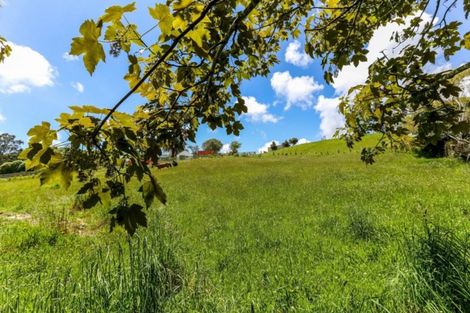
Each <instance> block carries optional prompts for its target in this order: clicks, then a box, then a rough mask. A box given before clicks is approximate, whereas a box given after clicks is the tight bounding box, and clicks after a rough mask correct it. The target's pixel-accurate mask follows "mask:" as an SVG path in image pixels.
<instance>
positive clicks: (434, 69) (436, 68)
mask: <svg viewBox="0 0 470 313" xmlns="http://www.w3.org/2000/svg"><path fill="white" fill-rule="evenodd" d="M451 69H452V64H451V63H449V62H447V63H444V64H441V65H435V64H427V65H426V66H425V67H424V71H425V72H426V73H428V74H436V73H440V72H444V71H448V70H451Z"/></svg>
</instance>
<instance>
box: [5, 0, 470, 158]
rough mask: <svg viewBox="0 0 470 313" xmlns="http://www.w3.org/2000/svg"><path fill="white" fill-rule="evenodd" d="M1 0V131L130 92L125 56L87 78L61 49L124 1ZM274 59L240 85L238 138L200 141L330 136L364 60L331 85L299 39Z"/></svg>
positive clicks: (380, 35) (142, 4) (385, 44)
mask: <svg viewBox="0 0 470 313" xmlns="http://www.w3.org/2000/svg"><path fill="white" fill-rule="evenodd" d="M0 2H1V0H0ZM4 2H5V3H4V7H3V8H1V9H0V34H1V35H3V36H5V37H6V38H8V40H9V41H11V42H12V43H13V48H14V55H13V57H12V58H11V59H10V60H8V59H7V63H6V64H4V65H0V133H2V132H8V133H12V134H15V135H16V136H17V137H19V138H20V139H22V140H24V141H27V136H26V133H27V131H28V129H29V128H31V127H32V126H34V125H36V124H38V123H40V122H41V121H53V120H54V119H55V118H56V117H57V116H58V115H59V114H60V113H61V112H64V111H67V107H68V106H70V105H83V104H93V105H98V106H102V107H110V106H112V105H113V104H114V103H115V102H116V101H117V100H118V99H119V98H120V97H121V96H122V95H123V94H124V93H125V92H126V91H127V90H128V85H127V82H125V81H124V80H123V79H122V77H123V75H124V74H125V72H126V70H127V64H126V60H125V57H124V56H121V58H117V59H115V58H111V57H108V58H107V63H106V64H101V65H99V67H98V69H97V71H96V72H95V74H94V75H93V77H90V75H89V74H88V73H87V72H86V70H85V68H84V66H83V65H82V63H81V61H80V60H71V59H70V58H67V57H64V54H65V53H66V52H67V51H68V50H69V47H70V42H71V39H72V38H73V37H75V36H76V35H77V33H78V28H79V26H80V24H81V23H82V22H83V20H85V19H87V18H96V17H97V16H99V15H101V13H102V12H103V11H104V9H105V8H106V7H108V6H110V5H113V4H127V3H128V2H129V1H118V0H114V1H108V0H101V1H96V0H93V1H92V0H81V1H70V0H42V1H31V0H6V1H4ZM154 3H155V1H142V0H140V1H138V11H137V12H135V13H133V14H132V15H131V16H130V19H131V20H132V21H135V22H137V24H139V25H142V29H143V28H145V27H146V26H149V25H151V20H150V19H149V17H148V16H147V10H146V7H148V6H151V5H152V4H154ZM461 12H462V11H461V10H460V12H459V10H458V9H457V10H455V11H454V17H455V18H456V19H459V20H461V21H463V20H464V19H463V13H461ZM468 26H469V23H468V22H466V23H465V25H464V26H463V27H462V30H465V29H466V30H467V31H468V29H469V27H468ZM396 27H397V26H396V25H395V26H394V25H389V26H387V27H384V28H382V29H380V30H379V31H377V33H376V36H374V38H373V39H372V41H371V43H370V46H369V48H370V50H371V53H370V55H369V62H370V61H372V60H373V59H374V57H376V54H377V53H378V52H377V51H382V50H383V49H390V42H389V40H388V38H389V37H390V36H389V35H388V34H389V33H390V32H392V31H393V30H396ZM15 48H16V49H15ZM15 51H16V52H15ZM389 52H390V53H393V51H392V50H390V51H389ZM374 53H375V54H374ZM469 57H470V56H469V53H468V52H462V53H459V54H458V55H457V56H456V57H454V58H453V59H452V60H451V61H450V62H446V61H444V60H439V62H438V64H437V65H436V68H437V67H441V68H442V67H444V68H450V67H454V66H458V65H460V64H461V63H463V62H464V61H468V59H469ZM279 59H280V60H281V61H282V62H281V63H280V64H278V65H276V66H275V67H274V68H273V69H272V72H271V74H270V75H269V76H268V77H267V78H255V79H253V80H251V81H248V82H246V83H244V84H243V86H242V93H243V95H244V96H245V97H246V100H247V103H248V106H249V113H248V115H246V116H244V117H242V121H243V124H244V126H245V129H244V130H243V131H242V133H241V135H240V137H239V138H235V137H229V136H227V135H226V134H225V130H223V129H218V130H216V131H211V130H209V129H208V128H207V127H205V126H203V127H201V129H200V130H199V132H198V136H197V143H198V144H199V145H201V144H202V142H203V141H204V140H206V139H208V138H213V137H215V138H218V139H220V140H221V141H222V142H224V143H229V142H230V141H232V140H235V139H236V140H238V141H240V142H241V143H242V149H241V150H242V151H257V150H258V149H259V148H260V147H262V146H263V145H265V144H266V143H267V142H270V141H272V140H277V141H282V140H284V139H288V138H290V137H297V138H304V139H306V140H308V141H314V140H318V139H320V138H322V137H330V136H331V134H332V133H333V131H334V129H335V128H336V127H337V126H340V125H341V123H342V119H341V116H339V114H338V113H337V108H336V107H337V102H338V101H337V97H338V96H340V95H342V94H343V93H344V92H345V90H347V89H348V88H349V87H351V86H353V85H355V84H357V83H360V82H362V81H363V80H364V79H365V76H366V75H367V66H368V63H367V62H366V63H364V64H361V65H360V66H359V68H353V67H348V68H346V69H344V70H343V71H342V72H341V74H340V76H339V77H338V80H337V82H336V83H335V84H334V85H333V86H328V85H326V84H325V82H324V81H323V79H322V76H323V74H322V69H321V67H320V66H319V64H318V62H317V61H314V60H311V59H309V58H307V57H306V56H305V55H304V53H303V44H302V43H300V42H295V41H290V42H286V43H285V44H284V45H283V49H282V51H281V52H280V53H279ZM12 68H15V71H13V70H12ZM436 68H430V69H429V70H430V71H433V70H435V69H436ZM18 69H20V70H18ZM139 103H140V99H139V97H137V96H134V97H133V98H132V99H131V100H130V101H128V102H127V103H126V104H125V107H124V109H125V110H132V109H133V108H134V107H135V105H137V104H139Z"/></svg>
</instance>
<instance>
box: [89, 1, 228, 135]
mask: <svg viewBox="0 0 470 313" xmlns="http://www.w3.org/2000/svg"><path fill="white" fill-rule="evenodd" d="M219 1H221V0H212V1H211V2H209V4H207V6H206V7H205V8H204V10H202V12H201V14H200V15H199V17H198V18H197V19H196V20H194V22H192V23H191V24H190V25H189V26H188V27H187V28H186V29H185V30H184V31H183V32H182V33H181V34H179V35H178V37H176V38H175V40H173V42H172V44H171V45H170V47H168V49H167V50H166V51H165V53H164V54H163V55H162V56H161V57H160V59H158V60H157V62H155V64H154V65H153V66H152V67H151V68H150V70H149V71H147V73H146V74H145V75H144V76H143V77H142V78H141V79H140V80H139V82H138V83H137V84H136V85H135V86H134V87H133V88H132V89H131V90H129V92H127V93H126V95H124V97H122V99H121V100H119V101H118V102H117V103H116V104H115V105H114V107H113V108H112V109H111V110H109V112H108V114H107V115H106V116H105V117H104V118H103V120H101V123H100V124H99V125H98V127H96V129H95V131H94V132H93V134H92V136H93V140H95V139H96V136H97V135H98V133H99V132H100V130H101V129H102V128H103V126H104V124H106V122H107V121H108V119H109V118H110V117H111V116H112V115H113V114H114V112H116V110H117V109H118V108H119V107H120V106H121V105H122V104H123V103H124V102H125V101H126V100H127V99H128V98H129V97H130V96H131V95H132V94H133V93H134V92H136V91H137V90H138V89H139V88H140V86H142V84H143V83H144V82H145V81H146V80H147V78H149V77H150V75H152V73H153V72H154V71H155V70H156V69H157V68H158V67H159V66H160V64H161V63H163V62H164V61H165V59H166V58H167V57H168V56H169V55H170V54H171V53H172V52H173V50H174V49H175V48H176V46H177V45H178V43H179V42H180V41H181V39H183V38H184V37H185V36H186V35H187V34H188V33H189V32H190V31H191V30H193V29H194V28H195V27H196V26H197V25H198V24H199V23H200V22H201V21H202V20H203V19H204V18H205V17H206V15H207V14H208V13H209V11H210V10H211V9H212V7H214V6H215V5H216V4H217V3H218V2H219ZM95 143H96V142H95Z"/></svg>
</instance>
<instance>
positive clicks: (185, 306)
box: [0, 141, 470, 312]
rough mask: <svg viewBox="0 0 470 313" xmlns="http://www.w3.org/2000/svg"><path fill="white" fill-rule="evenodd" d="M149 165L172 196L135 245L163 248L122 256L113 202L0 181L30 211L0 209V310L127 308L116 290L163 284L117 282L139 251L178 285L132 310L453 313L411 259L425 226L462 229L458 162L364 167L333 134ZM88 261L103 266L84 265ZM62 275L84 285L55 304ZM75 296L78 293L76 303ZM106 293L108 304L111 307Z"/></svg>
mask: <svg viewBox="0 0 470 313" xmlns="http://www.w3.org/2000/svg"><path fill="white" fill-rule="evenodd" d="M281 151H282V150H281ZM286 154H287V155H286ZM268 156H269V157H268ZM157 174H158V176H159V179H160V180H161V181H162V184H163V186H164V189H165V190H166V192H167V193H168V196H169V204H168V206H166V207H159V208H154V209H152V210H151V211H149V215H150V220H151V222H150V228H149V229H147V230H141V231H139V232H138V236H139V238H140V239H133V241H136V240H137V241H139V242H142V240H147V241H150V242H156V243H158V246H159V247H164V249H160V248H152V249H149V248H148V247H144V246H142V245H140V246H139V248H138V251H137V250H136V251H134V253H132V254H130V255H129V251H128V249H127V248H124V249H123V250H122V251H123V255H122V256H120V255H119V252H118V250H119V249H118V248H116V245H117V244H119V245H121V246H122V247H126V246H127V243H126V236H125V234H124V233H123V232H121V231H118V232H116V233H112V234H109V233H108V228H107V225H106V217H107V213H106V212H107V210H108V209H107V208H104V207H100V208H98V209H97V210H91V211H80V212H78V211H73V210H72V211H71V210H70V208H71V207H72V204H73V197H72V196H71V193H67V192H64V191H63V190H61V189H59V188H57V187H54V186H50V187H43V188H40V187H39V183H38V182H37V180H35V179H32V178H21V179H12V180H9V181H7V180H0V194H1V197H0V212H4V214H3V215H5V213H6V212H9V214H11V213H26V214H29V215H31V217H30V218H28V219H25V220H14V219H6V218H3V217H2V215H0V311H1V308H2V305H4V307H5V308H6V307H11V308H17V307H21V308H33V307H34V303H35V302H34V301H39V300H37V299H43V298H44V299H46V300H44V301H43V302H41V305H43V306H47V305H50V307H53V305H58V304H57V303H62V304H63V306H62V307H61V308H62V309H63V310H65V311H67V310H69V312H77V311H80V308H81V307H80V306H78V305H79V304H78V303H82V304H81V305H83V304H84V303H86V301H88V300H83V299H88V298H86V297H85V295H86V294H87V293H90V292H91V291H93V290H97V289H102V288H104V287H103V286H108V287H106V288H111V289H113V290H114V289H116V290H117V291H116V292H115V293H112V292H110V293H109V294H107V293H104V294H105V295H106V297H101V296H100V295H101V293H100V294H97V295H96V297H95V298H94V299H92V300H90V301H91V302H89V305H90V308H94V309H96V310H94V311H93V312H97V311H98V312H99V309H98V308H99V307H100V305H101V310H104V309H105V308H106V311H104V312H122V308H121V310H120V309H119V306H118V305H117V304H116V303H118V302H119V299H120V298H119V297H121V298H122V299H124V300H122V303H123V305H127V304H129V303H134V302H135V301H137V303H142V302H141V300H140V299H144V298H146V299H149V298H148V297H149V296H145V295H146V294H147V295H148V294H149V293H148V292H149V290H157V289H158V290H166V289H165V283H164V282H162V281H159V283H157V281H158V280H155V279H156V277H166V276H165V275H164V274H158V275H156V276H152V275H153V274H152V275H150V274H148V275H150V276H145V277H147V278H145V279H153V280H152V282H151V283H149V284H148V288H154V289H148V290H144V289H145V286H143V287H139V288H144V289H142V290H140V289H135V288H134V289H133V290H134V291H136V290H137V291H136V292H135V293H133V292H130V291H129V293H123V292H122V290H124V289H125V286H126V285H125V284H126V282H119V281H118V278H119V273H117V268H118V267H117V265H116V264H118V261H119V259H120V258H127V259H129V258H130V257H131V256H132V257H133V258H134V257H137V256H142V255H146V257H142V258H141V259H140V260H143V262H136V263H129V262H128V263H126V264H127V265H126V266H125V267H124V269H123V271H122V273H124V274H125V275H128V276H129V275H132V271H135V270H137V271H139V270H142V271H143V275H147V274H145V273H146V272H145V270H144V268H145V264H147V261H146V260H149V259H147V258H148V257H150V256H152V257H153V258H154V259H152V260H153V261H151V262H153V263H152V264H155V266H156V265H157V264H160V267H159V268H161V269H163V271H160V272H158V273H168V271H171V272H173V273H175V274H176V277H178V279H179V280H178V283H177V284H175V285H177V288H175V289H172V290H171V292H169V293H168V295H167V296H165V297H163V298H162V297H157V298H158V299H160V300H158V301H157V302H158V304H155V303H157V302H152V303H154V304H145V305H143V306H142V307H140V306H139V305H137V308H134V311H135V312H153V311H152V310H150V309H149V308H150V307H152V305H153V306H154V308H155V309H154V310H157V309H158V310H164V311H168V312H172V311H174V312H189V311H194V312H201V311H202V312H249V311H250V310H252V311H255V312H287V311H299V312H311V311H313V312H342V311H343V312H346V311H350V312H351V311H353V312H367V311H370V312H373V311H379V312H381V311H385V312H386V311H387V310H388V311H389V312H408V309H409V308H410V305H413V306H414V307H415V308H416V311H417V312H421V311H422V312H434V311H433V310H434V308H439V309H440V310H441V311H443V310H445V309H448V310H449V312H450V311H451V310H454V311H455V307H452V305H450V304H449V303H450V302H448V301H447V300H449V299H450V298H449V299H447V298H448V297H450V296H449V295H447V294H446V293H445V292H426V293H425V296H420V295H422V294H424V293H416V292H412V290H413V289H414V290H416V289H419V288H420V286H422V284H421V283H422V282H423V281H425V282H428V278H429V277H428V278H426V277H424V276H423V275H425V274H422V273H426V272H425V271H424V270H423V268H427V267H423V266H424V265H419V264H415V263H412V262H410V258H411V260H413V258H414V256H415V255H416V253H417V251H423V250H422V249H421V250H419V249H420V247H423V245H424V244H423V243H422V241H419V240H417V239H416V238H418V237H417V236H424V237H423V238H427V237H426V234H427V232H426V230H427V228H426V227H427V226H425V225H438V226H439V227H443V228H445V229H448V230H450V231H451V232H452V234H453V235H452V236H455V237H452V238H460V239H462V238H466V236H469V230H470V215H469V214H470V179H469V177H470V167H469V166H468V165H466V164H463V163H460V162H458V161H455V160H448V159H441V160H429V159H418V158H415V157H414V156H412V155H410V154H406V153H397V154H394V153H387V154H385V155H384V156H381V157H380V158H379V160H378V162H377V163H376V164H375V165H373V166H365V165H364V164H363V163H361V162H360V160H359V153H358V151H357V150H355V151H352V152H350V151H349V150H347V149H345V148H344V144H343V143H338V142H336V141H327V142H322V143H312V144H307V145H301V146H298V147H295V148H290V149H289V150H284V151H283V152H282V153H279V154H278V153H276V155H272V154H271V155H269V154H268V155H265V156H263V157H257V156H256V157H243V158H242V157H240V158H235V157H233V158H232V157H229V158H222V159H199V160H193V161H188V162H181V163H180V166H178V167H176V168H172V169H170V170H163V171H159V172H157ZM135 196H136V198H137V196H138V195H135ZM144 238H147V239H144ZM419 238H421V237H419ZM433 238H434V237H433ZM462 240H463V239H462ZM439 242H441V243H442V244H445V243H446V242H449V241H445V240H443V241H439ZM407 243H408V244H407ZM405 246H410V248H409V249H408V248H405ZM463 247H464V249H468V246H463ZM450 249H451V248H450ZM103 251H109V256H107V257H105V258H104V257H103V256H102V253H103ZM163 251H166V252H163ZM424 251H426V250H424ZM100 253H101V254H100ZM164 253H169V254H168V255H164ZM422 253H424V252H422ZM466 253H467V254H466V257H467V259H466V262H467V264H468V262H469V260H468V257H469V252H468V251H467V252H466ZM464 255H465V254H464ZM169 260H171V261H169ZM116 262H117V263H116ZM126 262H127V261H126ZM151 262H150V263H151ZM90 264H91V265H92V264H96V268H100V267H102V268H101V269H100V271H101V270H102V271H103V273H108V274H106V275H103V274H100V275H97V274H96V273H95V272H93V271H91V272H90V271H87V270H85V268H87V266H91V265H90ZM100 264H101V265H100ZM105 264H110V265H105ZM113 264H114V265H113ZM131 264H132V266H131ZM413 264H415V265H413ZM445 264H447V263H445ZM459 264H460V265H461V264H465V257H464V261H463V263H462V262H460V263H459ZM460 265H459V266H460ZM106 266H108V267H106ZM157 267H158V266H157ZM462 268H464V267H459V270H458V272H457V273H454V274H455V275H460V276H462V277H464V280H462V281H457V280H456V281H457V283H458V284H462V282H463V283H465V279H468V277H469V276H465V275H464V274H465V273H464V270H462ZM147 269H148V267H147ZM444 270H446V271H447V270H448V269H444ZM423 271H424V272H423ZM67 272H70V273H71V274H67ZM416 273H418V274H416ZM85 274H86V275H85ZM65 275H69V276H68V277H70V282H71V285H70V286H72V285H74V284H75V285H77V284H81V283H83V284H85V283H84V282H86V284H85V285H84V286H83V288H79V289H75V291H74V292H72V288H71V287H70V288H68V287H64V286H62V285H60V286H61V288H58V290H59V291H58V293H57V297H58V299H56V300H55V302H51V301H49V302H47V297H42V298H41V296H40V295H41V294H42V293H43V292H45V291H46V290H48V287H47V286H50V288H52V286H56V285H57V281H58V280H60V279H62V280H63V279H64V277H66V276H65ZM87 275H88V276H87ZM161 275H163V276H161ZM413 275H415V276H416V275H421V276H420V277H422V279H418V280H412V279H411V278H410V277H414V276H413ZM39 277H41V284H36V282H37V281H38V279H39ZM149 277H150V278H149ZM455 277H457V276H455ZM465 277H466V278H465ZM423 279H427V280H423ZM127 282H128V288H130V289H132V288H133V287H132V286H133V285H131V283H130V282H131V280H127ZM420 282H421V283H420ZM467 282H468V281H467ZM123 284H124V285H123ZM154 284H162V285H161V286H154ZM419 284H421V285H419ZM31 286H33V287H32V288H31ZM34 286H38V287H37V288H35V287H34ZM50 288H49V289H50ZM155 288H156V289H155ZM423 288H424V287H423ZM138 290H140V291H138ZM422 290H423V291H425V289H422ZM463 290H465V289H463ZM106 292H108V291H106ZM162 292H163V291H162ZM74 293H75V299H81V300H80V301H82V302H80V301H78V300H77V301H76V304H73V303H72V302H71V300H70V299H69V298H70V297H71V296H70V295H71V294H74ZM153 293H154V292H151V294H153ZM18 296H19V297H20V298H19V299H20V302H18V301H17V299H18V298H17V297H18ZM466 296H468V295H466V294H465V293H463V295H462V297H466ZM61 297H62V298H61ZM446 297H447V298H446ZM72 298H73V297H72ZM105 298H106V299H108V300H109V301H110V302H109V303H114V304H113V305H108V306H106V305H105V304H103V302H102V301H103V299H105ZM157 298H152V299H157ZM35 299H36V300H35ZM61 299H62V300H61ZM136 299H137V300H136ZM162 299H163V300H162ZM423 299H424V300H423ZM98 300H99V301H98ZM451 300H452V301H453V302H456V300H455V299H453V298H452V299H451ZM464 300H465V299H464ZM464 300H462V301H464ZM467 300H468V299H467ZM467 300H465V301H467ZM58 301H59V302H58ZM61 301H62V302H61ZM83 301H85V302H83ZM93 301H94V302H93ZM152 301H153V300H152ZM18 303H19V304H18ZM48 303H49V304H48ZM54 303H55V304H54ZM92 303H93V304H92ZM100 303H101V304H100ZM145 303H151V302H145ZM442 303H443V304H442ZM461 303H465V302H461ZM15 305H16V306H15ZM22 305H23V306H22ZM74 305H75V306H74ZM133 305H134V304H133ZM12 310H13V312H15V310H14V309H12ZM126 310H128V309H126ZM126 310H124V311H126ZM146 310H147V311H146ZM158 310H157V311H158ZM17 311H18V310H17ZM131 311H132V310H131ZM18 312H22V311H21V310H19V311H18ZM90 312H92V311H90ZM129 312H130V311H129Z"/></svg>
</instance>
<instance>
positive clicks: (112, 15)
mask: <svg viewBox="0 0 470 313" xmlns="http://www.w3.org/2000/svg"><path fill="white" fill-rule="evenodd" d="M133 11H135V2H132V3H130V4H128V5H126V6H120V5H114V6H112V7H109V8H107V9H106V11H105V13H104V15H103V16H102V17H101V20H102V21H103V22H105V23H107V22H114V21H120V20H121V18H122V15H123V14H124V13H127V12H133Z"/></svg>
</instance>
